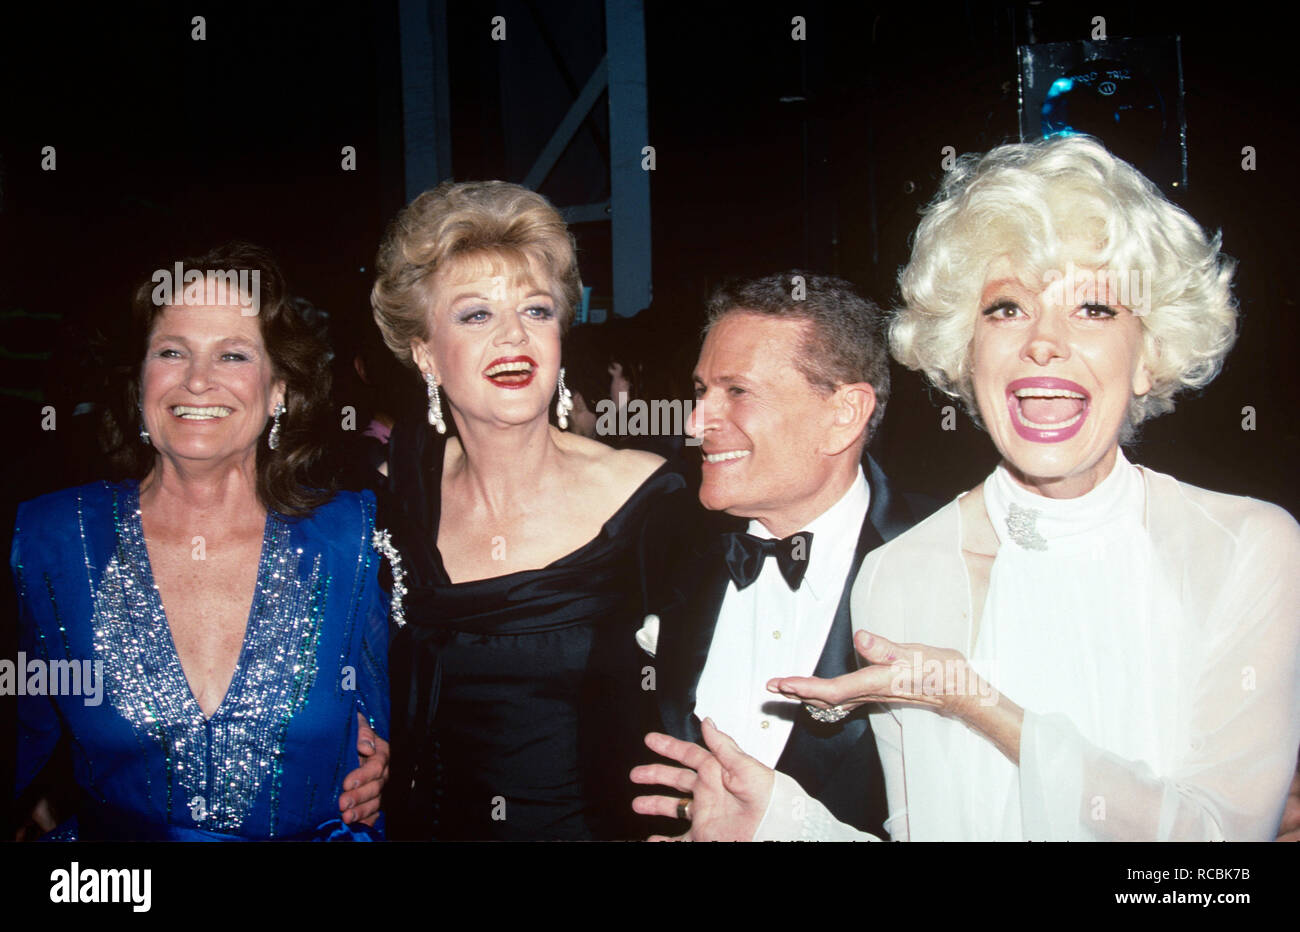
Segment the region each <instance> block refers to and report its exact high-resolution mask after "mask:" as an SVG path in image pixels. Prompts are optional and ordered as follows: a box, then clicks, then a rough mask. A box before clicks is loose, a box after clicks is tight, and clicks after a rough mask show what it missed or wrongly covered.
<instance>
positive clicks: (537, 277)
mask: <svg viewBox="0 0 1300 932" xmlns="http://www.w3.org/2000/svg"><path fill="white" fill-rule="evenodd" d="M429 293H430V295H431V296H432V301H431V305H432V306H431V308H430V311H429V327H428V334H429V339H428V340H427V341H426V342H420V341H416V342H414V343H412V345H411V349H412V354H413V356H414V358H415V361H416V364H417V365H418V366H419V368H420V370H421V372H424V373H431V374H432V375H433V376H434V378H435V379H436V380H437V382H438V384H439V385H440V386H442V387H443V388H444V392H445V394H444V398H445V403H446V404H448V405H449V406H450V407H451V410H452V412H453V414H454V415H455V416H456V417H457V418H458V423H460V425H461V429H462V431H463V429H464V422H465V420H470V421H484V422H488V423H492V424H495V425H497V426H509V425H515V424H523V423H528V422H530V421H534V420H536V419H538V418H542V419H543V420H544V419H545V418H546V416H547V408H548V407H549V405H550V402H551V399H552V398H553V396H554V395H555V386H556V383H557V382H558V380H559V372H560V319H559V308H560V304H559V298H558V295H559V289H558V287H557V286H556V284H555V283H554V282H551V281H550V280H549V279H548V278H547V276H546V275H545V273H544V272H543V271H542V269H541V266H540V265H539V264H537V263H532V264H530V265H529V267H528V268H526V269H515V270H512V269H510V268H509V267H508V266H507V265H506V264H505V263H504V262H502V261H493V259H491V258H473V259H466V260H462V261H461V262H460V263H457V264H453V265H451V266H448V267H447V268H445V269H443V270H442V271H439V272H438V273H437V274H435V275H434V277H433V280H432V282H431V284H430V287H429Z"/></svg>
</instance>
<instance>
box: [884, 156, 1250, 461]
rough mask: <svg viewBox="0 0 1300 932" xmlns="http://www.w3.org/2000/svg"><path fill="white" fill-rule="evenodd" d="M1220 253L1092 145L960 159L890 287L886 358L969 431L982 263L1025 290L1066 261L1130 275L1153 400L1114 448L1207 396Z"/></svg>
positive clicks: (1228, 267) (1222, 277) (1215, 364)
mask: <svg viewBox="0 0 1300 932" xmlns="http://www.w3.org/2000/svg"><path fill="white" fill-rule="evenodd" d="M1067 241H1068V243H1069V244H1070V245H1069V248H1068V250H1067V247H1066V243H1067ZM1219 243H1220V237H1219V235H1217V234H1216V235H1215V236H1214V237H1213V238H1210V237H1207V236H1206V235H1205V232H1204V231H1203V230H1202V229H1201V228H1200V226H1199V225H1198V224H1197V223H1196V221H1195V220H1193V219H1192V218H1191V216H1189V215H1188V213H1187V212H1186V211H1185V210H1183V209H1182V208H1180V207H1178V206H1176V205H1174V204H1172V203H1170V202H1169V201H1168V200H1167V199H1166V198H1165V197H1164V195H1163V194H1161V193H1160V191H1159V190H1158V189H1157V188H1156V186H1155V185H1153V184H1152V183H1151V182H1150V181H1148V180H1147V179H1146V178H1145V177H1144V176H1143V175H1142V174H1141V173H1140V172H1138V171H1137V169H1135V168H1133V166H1132V165H1129V164H1128V163H1127V162H1124V161H1122V160H1120V159H1117V158H1115V157H1114V156H1113V155H1111V154H1110V153H1109V152H1108V151H1106V148H1105V147H1104V146H1102V145H1101V143H1099V142H1097V141H1096V140H1095V139H1091V138H1088V137H1085V136H1067V137H1063V138H1057V139H1051V140H1044V141H1041V142H1032V143H1023V144H1015V145H1005V146H999V147H998V148H996V149H993V150H991V151H989V152H988V153H987V154H985V155H983V156H980V155H966V156H962V158H961V159H959V160H958V162H957V165H956V167H955V168H954V169H953V170H952V171H950V172H949V173H948V175H947V177H946V178H945V179H944V182H943V185H942V187H941V188H940V190H939V193H938V194H937V195H936V196H935V198H934V200H933V201H932V202H931V203H930V205H929V206H928V207H926V209H925V210H924V211H923V213H922V220H921V224H920V226H919V227H918V228H917V231H916V235H915V238H914V240H913V244H912V256H911V259H910V260H909V262H908V264H907V266H906V267H905V268H904V269H903V270H902V272H901V273H900V274H899V286H900V288H901V290H902V295H903V307H902V309H901V310H899V311H897V312H896V313H895V315H894V318H893V321H892V322H891V325H890V334H889V338H890V349H891V350H892V352H893V354H894V358H895V359H897V360H898V361H899V362H900V363H902V364H903V365H905V366H907V367H908V368H910V369H917V370H920V371H921V372H923V373H925V375H926V377H927V378H929V380H930V381H931V382H933V383H934V385H935V386H936V387H937V388H939V389H940V390H941V391H943V392H945V393H947V394H949V395H951V396H953V397H956V398H960V399H961V400H962V401H963V402H964V403H965V405H966V408H967V410H968V411H969V412H970V413H971V414H972V416H974V417H975V419H976V420H977V421H978V420H979V412H978V411H977V410H976V407H975V401H974V394H973V390H972V385H971V371H970V346H971V340H972V337H973V335H974V328H975V321H976V318H977V316H978V313H979V307H978V303H979V299H980V294H981V291H982V290H983V287H984V284H985V280H986V273H987V270H988V268H989V266H990V264H991V263H992V262H993V261H994V260H996V259H998V258H1000V257H1004V256H1005V257H1009V258H1010V259H1011V260H1012V263H1013V265H1014V266H1015V267H1016V269H1017V274H1018V275H1019V276H1020V277H1021V279H1022V280H1023V281H1025V282H1027V283H1028V282H1040V283H1041V282H1044V281H1047V280H1050V278H1051V277H1052V275H1053V271H1054V270H1058V269H1060V268H1062V266H1063V265H1064V262H1063V261H1062V260H1063V259H1065V258H1066V257H1067V256H1068V260H1069V261H1070V262H1071V263H1073V264H1076V265H1079V266H1081V267H1090V268H1093V269H1108V270H1117V271H1120V272H1121V274H1133V273H1137V274H1140V275H1143V276H1145V280H1146V281H1147V282H1148V285H1147V289H1148V291H1149V294H1148V295H1146V297H1145V301H1144V302H1143V306H1142V308H1141V310H1134V313H1135V315H1137V316H1138V319H1139V320H1140V321H1141V324H1142V330H1143V350H1144V363H1145V365H1146V366H1147V369H1148V371H1149V373H1150V375H1151V380H1152V389H1151V391H1150V392H1148V393H1147V394H1145V395H1141V396H1135V397H1134V398H1133V401H1132V403H1131V404H1130V406H1129V412H1128V423H1127V425H1126V429H1125V437H1126V439H1127V438H1128V437H1130V436H1131V435H1132V433H1133V431H1134V430H1135V429H1136V427H1137V426H1138V425H1139V424H1141V423H1142V422H1143V421H1144V420H1146V419H1147V418H1149V417H1153V416H1155V415H1157V414H1163V413H1165V412H1166V411H1172V410H1173V407H1174V395H1175V394H1177V392H1179V391H1180V390H1182V389H1185V388H1201V387H1204V386H1205V385H1207V384H1209V382H1210V381H1211V380H1213V378H1214V377H1215V376H1216V375H1217V374H1218V372H1219V369H1220V367H1221V366H1222V364H1223V359H1224V357H1225V356H1226V355H1227V353H1228V350H1229V349H1230V348H1231V347H1232V344H1233V341H1234V340H1235V339H1236V324H1237V309H1236V304H1235V302H1234V301H1233V298H1232V291H1231V281H1232V274H1233V270H1234V266H1235V263H1234V262H1233V261H1232V260H1231V259H1229V258H1228V257H1226V256H1224V255H1222V254H1221V253H1220V251H1219ZM1080 244H1083V246H1082V247H1081V245H1080ZM1080 248H1083V249H1084V252H1082V253H1081V252H1079V250H1080ZM1056 274H1059V272H1057V273H1056ZM1098 303H1106V302H1098ZM1131 309H1132V308H1131Z"/></svg>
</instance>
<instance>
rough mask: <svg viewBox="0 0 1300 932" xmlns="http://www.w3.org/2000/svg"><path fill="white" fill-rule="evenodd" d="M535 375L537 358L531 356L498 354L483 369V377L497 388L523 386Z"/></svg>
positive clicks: (530, 382)
mask: <svg viewBox="0 0 1300 932" xmlns="http://www.w3.org/2000/svg"><path fill="white" fill-rule="evenodd" d="M536 375H537V360H536V359H533V357H531V356H499V357H497V358H496V359H494V360H492V361H491V362H490V363H488V365H487V368H486V369H484V370H483V378H485V379H487V380H488V381H489V382H491V383H492V384H493V385H495V386H496V387H497V388H524V387H525V386H527V385H531V384H532V381H533V377H534V376H536Z"/></svg>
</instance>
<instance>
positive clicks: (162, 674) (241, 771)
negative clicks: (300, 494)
mask: <svg viewBox="0 0 1300 932" xmlns="http://www.w3.org/2000/svg"><path fill="white" fill-rule="evenodd" d="M374 513H375V500H374V496H373V494H372V493H370V492H363V493H360V494H357V493H353V492H340V493H338V494H337V495H336V496H335V497H334V498H333V500H331V501H330V502H329V503H327V504H325V505H322V506H321V507H319V508H317V509H316V510H315V511H314V512H313V513H312V514H310V515H308V516H307V517H305V518H301V519H289V518H286V517H284V516H282V515H279V514H277V513H275V512H271V513H269V514H268V515H267V519H266V529H265V532H264V534H263V538H262V553H261V561H260V564H259V566H258V575H257V589H256V592H255V594H254V597H253V604H252V608H251V611H250V615H249V619H248V625H247V630H246V632H245V635H244V644H243V648H242V649H241V652H240V656H239V662H238V665H237V667H236V669H235V674H234V677H233V678H232V680H231V683H230V688H229V690H228V691H227V693H226V696H225V698H224V699H223V700H222V702H221V705H220V707H219V708H218V709H217V710H216V712H215V713H213V716H212V718H211V719H208V718H205V717H204V715H203V712H202V711H201V710H200V708H199V705H198V702H197V701H196V700H195V698H194V696H193V693H192V692H191V690H190V687H189V683H188V681H187V680H186V678H185V674H184V672H183V671H182V669H181V664H180V659H179V657H178V656H177V653H176V648H175V646H174V644H173V642H172V638H171V630H170V628H169V627H168V625H167V619H166V616H165V615H164V614H163V607H162V601H161V599H160V598H159V594H158V590H157V587H156V585H155V583H154V579H153V572H152V569H151V567H150V563H149V554H148V551H147V550H146V548H145V540H144V532H143V529H142V525H141V520H140V497H139V486H138V483H136V482H124V483H106V482H100V483H94V484H91V485H85V486H81V487H79V488H74V489H66V490H64V491H61V492H56V493H53V494H51V495H46V496H43V497H41V498H37V499H34V500H32V501H29V502H25V503H24V504H23V505H21V506H20V507H19V510H18V520H17V526H16V528H15V530H14V542H13V553H12V568H13V573H14V581H15V583H16V587H17V591H18V601H19V624H20V640H19V649H20V655H19V661H20V664H19V672H18V676H17V678H18V679H21V680H22V684H23V685H22V688H20V689H18V690H17V691H18V693H19V700H18V703H19V712H18V714H19V729H18V760H17V773H16V784H15V789H16V792H18V793H21V792H22V791H23V790H24V789H25V788H26V787H27V785H28V784H29V783H30V782H31V781H32V780H33V779H34V778H35V776H36V775H37V773H38V772H39V771H40V769H41V768H42V767H43V766H44V764H45V763H46V761H47V760H48V759H49V757H50V755H51V753H52V752H53V749H54V747H55V745H56V744H57V742H58V740H59V737H60V735H61V733H62V732H64V731H66V732H68V734H69V736H70V738H71V746H72V758H73V766H74V769H75V777H76V781H77V784H78V786H79V787H80V790H81V798H82V802H81V805H80V808H79V811H78V813H77V817H76V819H75V825H74V826H70V827H66V828H65V827H63V826H61V827H60V830H59V831H58V832H57V833H56V837H79V838H83V839H159V840H163V839H166V840H231V841H233V840H253V839H315V838H321V839H333V838H338V839H345V840H353V839H355V840H365V839H366V838H369V837H371V836H372V833H370V832H369V831H368V830H366V828H365V827H364V826H361V827H359V828H358V829H357V830H356V831H354V830H352V829H350V828H349V827H347V826H344V825H343V823H342V822H341V820H340V819H339V809H338V802H337V801H338V797H339V795H340V793H341V792H342V784H343V778H344V776H345V775H346V774H348V773H349V772H350V771H352V770H354V769H356V767H357V765H358V758H357V751H356V744H357V727H358V725H357V713H358V712H360V713H361V714H362V715H364V716H365V717H366V718H367V720H368V721H370V722H371V724H372V727H374V729H375V731H376V732H377V733H378V734H380V735H381V736H387V734H388V685H387V642H388V639H387V624H388V600H387V596H386V595H385V594H384V593H383V592H382V591H381V590H380V588H379V586H378V582H377V566H378V559H379V557H378V555H377V554H376V553H375V551H374V550H373V549H372V546H371V535H372V532H373V526H374ZM24 668H25V669H24ZM24 674H25V675H24ZM97 685H98V687H100V688H99V689H98V690H97V689H96V686H97ZM97 691H98V693H99V695H98V696H97V695H96V692H97ZM23 693H26V694H25V695H24V694H23ZM51 694H54V695H51ZM97 700H98V701H97ZM69 828H70V829H71V831H69Z"/></svg>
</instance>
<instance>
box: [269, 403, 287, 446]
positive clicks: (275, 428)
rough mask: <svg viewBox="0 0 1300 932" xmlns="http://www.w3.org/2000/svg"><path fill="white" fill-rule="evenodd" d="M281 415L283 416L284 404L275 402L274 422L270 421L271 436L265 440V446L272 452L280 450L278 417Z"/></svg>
mask: <svg viewBox="0 0 1300 932" xmlns="http://www.w3.org/2000/svg"><path fill="white" fill-rule="evenodd" d="M281 414H284V402H283V401H277V402H276V403H275V415H274V420H272V421H271V434H270V436H269V437H267V438H266V445H267V446H268V447H270V448H271V449H272V450H278V449H279V448H280V415H281Z"/></svg>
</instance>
